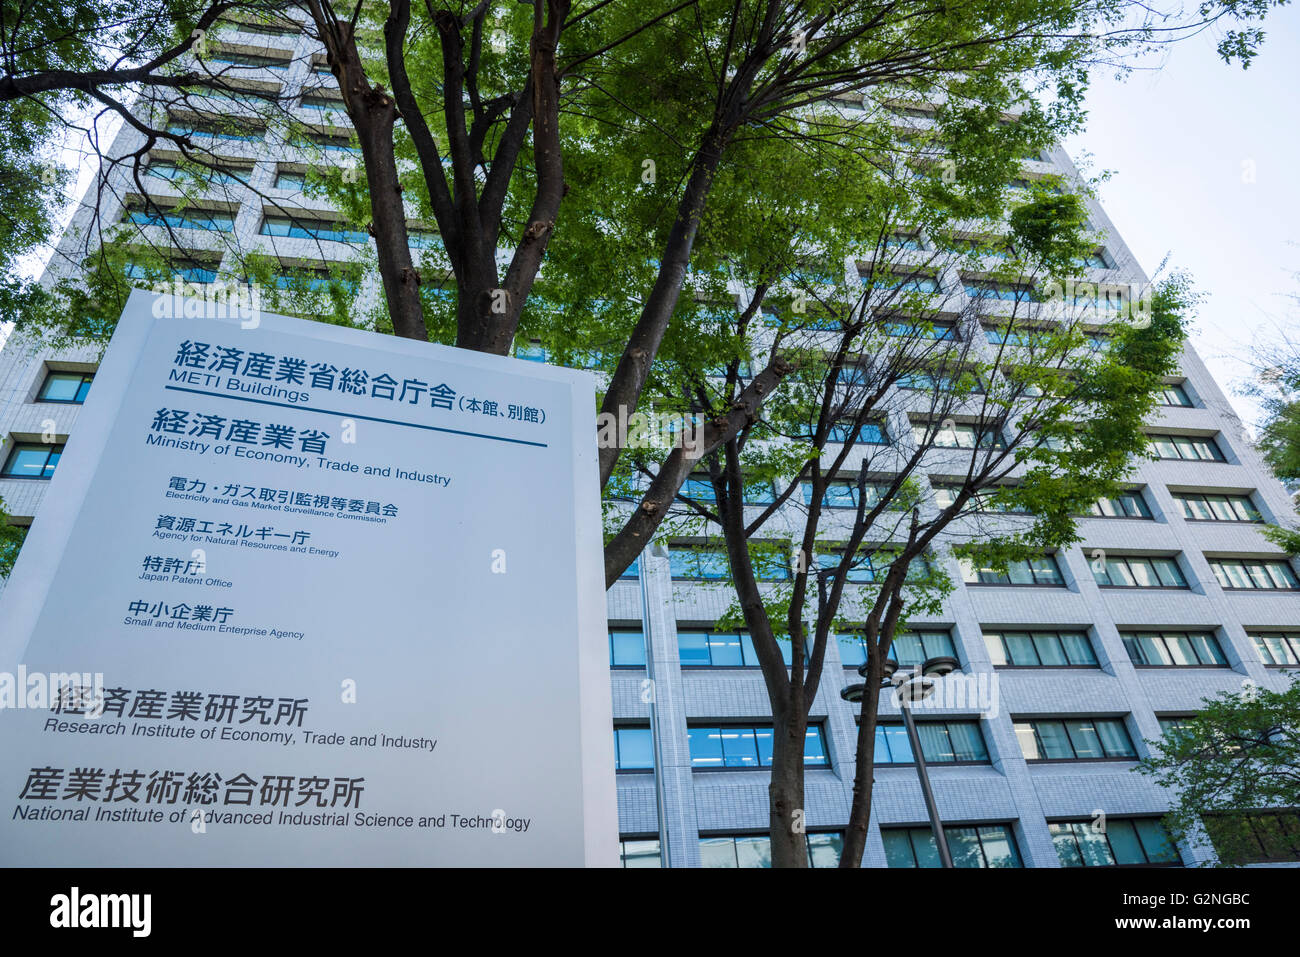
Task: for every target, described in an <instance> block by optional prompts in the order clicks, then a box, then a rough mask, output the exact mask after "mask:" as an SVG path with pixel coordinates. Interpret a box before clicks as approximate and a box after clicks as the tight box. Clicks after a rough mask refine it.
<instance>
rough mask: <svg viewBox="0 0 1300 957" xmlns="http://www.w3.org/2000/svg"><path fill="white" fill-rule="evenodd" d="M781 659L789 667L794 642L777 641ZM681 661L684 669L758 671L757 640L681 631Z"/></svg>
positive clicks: (734, 634) (740, 635)
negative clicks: (746, 669)
mask: <svg viewBox="0 0 1300 957" xmlns="http://www.w3.org/2000/svg"><path fill="white" fill-rule="evenodd" d="M777 644H778V645H779V646H780V648H781V658H782V660H783V661H784V662H785V664H786V667H789V666H790V663H791V662H790V653H791V652H790V649H791V642H790V639H789V638H786V639H784V640H782V639H781V638H780V637H778V638H777ZM677 654H678V660H679V661H680V662H681V666H682V667H683V668H757V667H758V652H756V651H755V650H754V640H753V639H752V638H751V637H750V636H749V635H748V634H746V633H744V632H710V631H678V632H677Z"/></svg>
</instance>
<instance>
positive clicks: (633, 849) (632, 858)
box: [618, 836, 664, 867]
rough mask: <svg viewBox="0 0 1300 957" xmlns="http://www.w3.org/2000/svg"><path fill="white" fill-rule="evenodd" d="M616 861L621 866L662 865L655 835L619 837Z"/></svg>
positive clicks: (657, 839)
mask: <svg viewBox="0 0 1300 957" xmlns="http://www.w3.org/2000/svg"><path fill="white" fill-rule="evenodd" d="M618 862H619V864H621V865H622V866H623V867H663V866H664V865H663V857H662V852H661V851H660V850H659V838H657V837H621V836H620V837H619V839H618Z"/></svg>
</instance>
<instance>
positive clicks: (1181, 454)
mask: <svg viewBox="0 0 1300 957" xmlns="http://www.w3.org/2000/svg"><path fill="white" fill-rule="evenodd" d="M1147 440H1148V441H1149V442H1150V443H1151V449H1152V451H1153V452H1155V455H1156V458H1161V459H1185V460H1186V461H1189V462H1224V461H1227V460H1226V459H1225V458H1224V457H1223V452H1221V451H1220V450H1219V446H1218V444H1217V443H1216V442H1215V441H1214V439H1212V438H1208V437H1201V436H1196V435H1156V434H1151V435H1148V436H1147Z"/></svg>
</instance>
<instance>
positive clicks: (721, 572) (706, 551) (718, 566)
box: [668, 545, 731, 581]
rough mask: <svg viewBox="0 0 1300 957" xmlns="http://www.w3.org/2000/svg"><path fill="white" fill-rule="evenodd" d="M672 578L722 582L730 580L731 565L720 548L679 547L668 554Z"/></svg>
mask: <svg viewBox="0 0 1300 957" xmlns="http://www.w3.org/2000/svg"><path fill="white" fill-rule="evenodd" d="M668 565H669V568H670V569H671V570H672V575H673V578H686V579H696V580H701V581H723V580H726V579H729V578H731V564H730V562H728V560H727V553H726V552H725V551H724V550H722V549H721V548H695V547H692V546H690V545H679V546H677V547H676V548H674V549H673V550H672V552H671V553H670V554H669V562H668Z"/></svg>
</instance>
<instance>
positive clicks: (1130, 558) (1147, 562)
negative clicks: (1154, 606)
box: [1089, 555, 1187, 588]
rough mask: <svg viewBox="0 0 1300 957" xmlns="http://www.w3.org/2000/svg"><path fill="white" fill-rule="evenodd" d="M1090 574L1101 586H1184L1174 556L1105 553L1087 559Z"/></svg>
mask: <svg viewBox="0 0 1300 957" xmlns="http://www.w3.org/2000/svg"><path fill="white" fill-rule="evenodd" d="M1089 566H1090V567H1091V568H1092V577H1093V578H1094V579H1095V580H1096V582H1097V584H1098V585H1099V586H1100V587H1102V588H1186V587H1187V579H1186V578H1184V577H1183V572H1182V569H1180V568H1179V567H1178V560H1177V559H1176V558H1173V557H1172V556H1170V557H1167V558H1140V557H1137V556H1134V555H1107V556H1106V558H1105V560H1104V561H1103V560H1102V559H1101V558H1097V559H1096V560H1095V561H1092V562H1090V563H1089Z"/></svg>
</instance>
